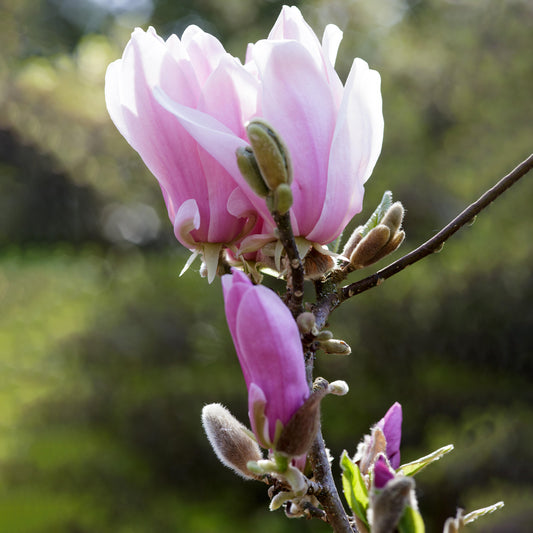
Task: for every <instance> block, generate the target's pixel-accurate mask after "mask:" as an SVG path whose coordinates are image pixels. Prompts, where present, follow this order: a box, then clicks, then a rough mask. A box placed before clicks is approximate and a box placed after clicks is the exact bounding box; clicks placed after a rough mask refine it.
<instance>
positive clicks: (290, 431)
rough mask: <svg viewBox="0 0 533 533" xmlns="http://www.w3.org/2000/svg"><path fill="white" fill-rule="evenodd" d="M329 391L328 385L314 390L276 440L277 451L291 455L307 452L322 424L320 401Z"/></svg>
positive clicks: (295, 455) (296, 455)
mask: <svg viewBox="0 0 533 533" xmlns="http://www.w3.org/2000/svg"><path fill="white" fill-rule="evenodd" d="M327 392H328V390H327V387H323V388H322V387H321V388H319V389H318V390H313V392H312V393H311V395H310V396H309V398H307V400H306V401H305V402H304V404H303V405H302V406H301V407H300V408H299V409H298V410H297V411H296V413H294V414H293V415H292V417H291V419H290V420H289V421H288V422H287V424H286V425H285V427H284V428H283V430H282V432H281V435H280V437H279V440H278V441H277V442H276V451H278V452H282V453H284V454H286V455H288V456H289V457H298V456H300V455H303V454H305V453H307V451H308V450H309V448H310V447H311V444H313V440H314V439H315V435H316V433H317V431H318V428H319V425H320V402H321V401H322V398H324V396H325V395H326V394H327Z"/></svg>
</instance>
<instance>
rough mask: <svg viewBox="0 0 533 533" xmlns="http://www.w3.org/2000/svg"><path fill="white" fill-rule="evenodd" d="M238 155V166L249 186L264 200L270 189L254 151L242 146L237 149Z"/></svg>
mask: <svg viewBox="0 0 533 533" xmlns="http://www.w3.org/2000/svg"><path fill="white" fill-rule="evenodd" d="M236 155H237V165H238V167H239V170H240V171H241V174H242V176H243V178H244V179H245V180H246V182H247V183H248V185H250V187H251V188H252V190H253V191H254V192H255V194H257V196H261V197H262V198H264V197H265V196H267V194H268V193H269V189H268V187H267V184H266V183H265V180H264V179H263V177H262V176H261V171H260V170H259V167H258V166H257V161H256V160H255V157H254V154H253V152H252V149H251V148H250V147H249V146H245V147H244V146H242V147H240V148H237V151H236Z"/></svg>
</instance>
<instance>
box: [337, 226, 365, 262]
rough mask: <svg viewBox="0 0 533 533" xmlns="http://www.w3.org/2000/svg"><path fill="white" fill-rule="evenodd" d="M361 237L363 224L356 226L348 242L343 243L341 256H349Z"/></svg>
mask: <svg viewBox="0 0 533 533" xmlns="http://www.w3.org/2000/svg"><path fill="white" fill-rule="evenodd" d="M362 239H363V226H358V227H357V228H355V230H354V231H353V233H352V234H351V235H350V238H349V239H348V242H347V243H346V244H345V245H344V248H343V250H342V254H341V255H342V256H343V257H348V258H349V257H350V256H351V255H352V253H353V251H354V250H355V248H356V246H357V245H358V244H359V243H360V242H361V240H362Z"/></svg>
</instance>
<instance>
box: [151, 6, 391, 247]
mask: <svg viewBox="0 0 533 533" xmlns="http://www.w3.org/2000/svg"><path fill="white" fill-rule="evenodd" d="M341 39H342V32H341V30H340V29H339V28H337V27H336V26H334V25H329V26H327V27H326V30H325V32H324V37H323V40H322V43H320V41H319V40H318V38H317V36H316V35H315V34H314V32H313V31H312V29H311V28H310V27H309V25H308V24H307V23H306V22H305V20H304V19H303V17H302V14H301V13H300V11H299V10H298V8H296V7H287V6H284V7H283V9H282V11H281V14H280V16H279V18H278V20H277V21H276V23H275V24H274V27H273V28H272V31H271V32H270V35H269V36H268V39H265V40H261V41H259V42H257V43H255V44H252V45H249V47H248V52H247V55H246V63H245V68H246V70H247V71H248V72H250V73H251V74H252V75H253V76H254V77H255V79H256V80H257V83H258V84H259V91H258V94H257V97H258V101H257V110H256V113H255V116H256V117H260V118H263V119H265V120H266V121H267V122H268V123H270V124H272V126H273V127H274V128H275V129H276V131H277V132H278V133H279V134H280V135H281V138H282V139H283V140H284V142H285V143H286V145H287V146H288V149H289V153H290V157H291V159H292V167H293V173H294V179H293V183H292V191H293V199H294V200H293V205H292V208H291V221H292V225H293V230H294V234H295V235H296V236H297V237H303V238H305V239H307V240H308V241H309V242H311V243H319V244H327V243H329V242H331V241H333V240H335V239H336V238H337V237H338V236H339V235H340V234H341V232H342V230H343V229H344V228H345V226H346V224H347V223H348V222H349V221H350V220H351V218H352V217H353V216H354V215H355V214H356V213H358V212H359V211H360V210H361V206H362V200H363V192H364V187H363V186H364V183H365V181H366V180H367V179H368V178H369V176H370V174H371V173H372V170H373V168H374V165H375V164H376V161H377V158H378V156H379V153H380V151H381V145H382V140H383V115H382V101H381V92H380V76H379V74H378V73H377V72H375V71H373V70H370V69H369V67H368V65H367V63H366V62H364V61H363V60H362V59H355V60H354V63H353V66H352V69H351V71H350V73H349V75H348V79H347V81H346V84H345V86H344V87H343V85H342V82H341V81H340V79H339V76H338V75H337V73H336V72H335V69H334V63H335V59H336V55H337V50H338V46H339V44H340V41H341ZM158 100H159V101H160V102H161V104H162V105H164V106H165V107H166V108H167V109H168V110H169V111H171V112H172V113H174V115H175V116H176V118H177V119H178V120H179V121H180V123H181V124H182V125H183V127H184V128H186V129H187V131H189V133H190V134H191V135H192V136H193V137H194V138H195V139H196V140H197V142H198V143H199V144H200V145H201V146H202V147H203V148H205V150H206V151H207V152H209V153H210V154H211V155H212V156H213V157H214V158H215V159H216V160H217V161H219V162H220V164H221V165H223V166H224V168H225V169H226V170H227V171H228V172H229V173H230V174H232V175H233V176H234V177H235V180H236V181H237V182H238V183H242V181H243V179H242V177H241V176H240V172H239V170H238V167H237V164H236V161H235V157H234V151H235V147H236V146H241V145H242V140H243V139H245V137H244V136H242V137H241V138H240V139H239V138H238V137H237V135H238V133H237V132H235V133H234V134H232V132H230V131H228V129H227V128H226V127H225V126H224V125H223V124H220V122H218V121H217V120H213V118H212V117H208V116H206V115H205V113H200V112H193V111H191V110H190V109H187V108H185V107H184V106H181V105H176V102H175V101H173V99H172V98H171V95H169V94H168V93H167V92H166V91H165V90H164V88H163V91H161V92H160V93H159V94H158ZM239 143H241V144H239ZM243 191H244V192H245V193H246V195H247V196H248V197H249V198H250V201H251V202H252V203H253V204H254V206H255V208H256V210H257V211H258V212H259V213H260V214H261V216H262V217H263V219H264V220H265V225H263V227H262V228H261V227H260V226H259V227H260V228H261V229H260V231H261V232H262V233H265V234H271V235H273V228H274V225H273V222H272V218H271V217H270V215H269V213H268V210H267V209H266V207H265V205H264V201H263V199H262V198H259V197H257V196H256V195H255V193H254V192H253V191H252V190H251V188H250V187H248V186H246V185H244V186H243Z"/></svg>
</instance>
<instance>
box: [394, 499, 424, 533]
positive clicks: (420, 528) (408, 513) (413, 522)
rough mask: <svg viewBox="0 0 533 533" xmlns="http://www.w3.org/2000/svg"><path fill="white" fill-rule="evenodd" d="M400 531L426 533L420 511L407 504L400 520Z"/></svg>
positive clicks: (402, 532)
mask: <svg viewBox="0 0 533 533" xmlns="http://www.w3.org/2000/svg"><path fill="white" fill-rule="evenodd" d="M398 531H399V533H424V532H425V531H426V528H425V527H424V521H423V520H422V516H421V515H420V513H419V512H418V511H417V510H416V509H413V508H412V507H409V506H407V507H406V508H405V511H404V512H403V515H402V517H401V518H400V521H399V522H398Z"/></svg>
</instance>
